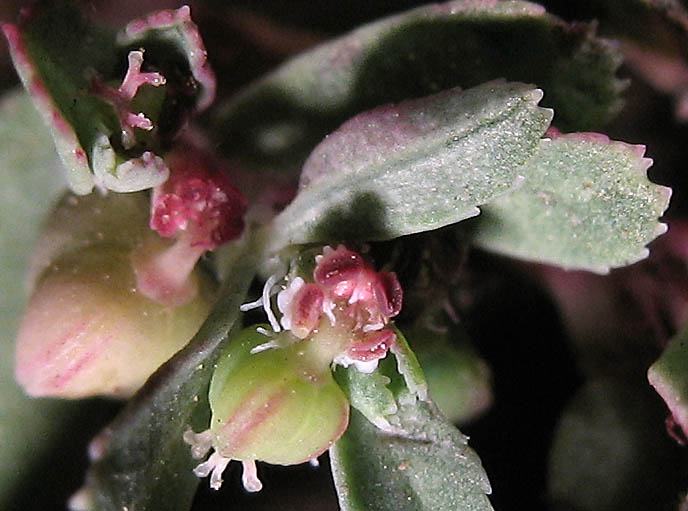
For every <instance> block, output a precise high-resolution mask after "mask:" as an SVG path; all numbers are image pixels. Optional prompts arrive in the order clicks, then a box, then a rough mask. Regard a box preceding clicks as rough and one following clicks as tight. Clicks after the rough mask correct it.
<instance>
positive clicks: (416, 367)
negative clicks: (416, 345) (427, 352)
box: [389, 326, 428, 401]
mask: <svg viewBox="0 0 688 511" xmlns="http://www.w3.org/2000/svg"><path fill="white" fill-rule="evenodd" d="M392 329H393V330H394V333H395V334H396V336H397V338H396V341H395V342H394V344H392V346H391V347H390V348H389V350H390V351H391V352H392V354H393V355H394V358H396V360H397V371H398V372H399V374H401V375H402V376H403V377H404V383H405V384H406V388H407V389H408V390H409V392H410V393H411V394H412V395H413V396H415V397H417V398H418V399H420V400H421V401H427V400H428V384H427V382H426V381H425V375H424V374H423V369H422V368H421V367H420V364H419V363H418V359H417V358H416V354H415V353H413V351H411V347H410V346H409V344H408V341H407V340H406V337H404V334H402V333H401V330H399V329H398V328H397V327H395V326H393V327H392Z"/></svg>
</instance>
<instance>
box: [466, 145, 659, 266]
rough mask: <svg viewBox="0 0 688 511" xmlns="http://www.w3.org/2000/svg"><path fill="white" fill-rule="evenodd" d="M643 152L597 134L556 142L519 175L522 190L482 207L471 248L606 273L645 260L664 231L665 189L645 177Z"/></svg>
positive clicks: (542, 147) (647, 162)
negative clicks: (652, 242) (650, 248)
mask: <svg viewBox="0 0 688 511" xmlns="http://www.w3.org/2000/svg"><path fill="white" fill-rule="evenodd" d="M644 152H645V147H644V146H633V145H629V144H626V143H623V142H615V141H610V140H609V138H608V137H606V136H604V135H599V134H595V133H574V134H568V135H558V136H554V138H552V139H551V140H549V139H544V140H542V142H541V143H540V151H539V152H538V153H537V154H536V156H535V157H534V158H533V159H532V160H530V161H529V162H528V163H527V164H526V165H524V167H523V168H522V169H521V172H522V173H523V175H524V176H526V181H525V184H524V185H523V186H522V187H521V188H520V189H519V190H517V191H516V192H514V193H512V194H510V195H508V196H503V197H500V198H499V199H497V200H495V201H493V202H491V203H490V204H489V205H487V206H485V207H484V208H483V214H482V215H481V216H480V217H479V218H478V219H476V221H475V223H474V224H473V225H472V226H471V232H472V233H473V240H474V241H475V243H476V244H477V245H479V246H480V247H483V248H485V249H488V250H492V251H495V252H498V253H500V254H504V255H508V256H512V257H518V258H522V259H526V260H529V261H536V262H543V263H548V264H554V265H557V266H562V267H564V268H568V269H579V270H588V271H594V272H598V273H606V272H607V271H609V269H610V268H615V267H619V266H624V265H627V264H631V263H633V262H636V261H638V260H640V259H643V258H645V257H646V256H647V254H648V253H649V252H648V249H647V248H646V247H645V246H646V245H647V244H648V243H649V242H650V241H652V240H653V239H654V238H656V237H657V236H659V235H660V234H662V233H664V232H665V231H666V226H665V225H664V224H661V223H659V222H658V218H659V217H660V216H661V215H662V213H663V212H664V211H665V209H666V208H667V205H668V203H669V197H670V195H671V190H670V189H669V188H666V187H664V186H659V185H656V184H653V183H651V182H650V181H649V179H648V178H647V169H648V168H649V167H650V165H651V164H652V160H650V159H649V158H644V157H643V155H644Z"/></svg>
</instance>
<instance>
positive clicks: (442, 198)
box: [272, 82, 552, 249]
mask: <svg viewBox="0 0 688 511" xmlns="http://www.w3.org/2000/svg"><path fill="white" fill-rule="evenodd" d="M541 97H542V92H541V91H539V90H537V89H533V88H531V87H529V86H527V85H523V84H518V83H503V82H493V83H488V84H484V85H481V86H479V87H475V88H473V89H470V90H468V91H465V92H460V91H458V90H456V89H453V90H450V91H445V92H441V93H439V94H435V95H433V96H429V97H427V98H422V99H418V100H411V101H407V102H404V103H400V104H398V105H390V106H385V107H381V108H377V109H375V110H372V111H370V112H366V113H363V114H361V115H359V116H357V117H354V118H353V119H351V120H350V121H348V122H347V123H345V124H344V125H343V126H342V127H341V128H340V129H339V130H337V131H336V132H335V133H333V134H332V135H330V136H328V137H327V138H326V139H325V140H324V141H323V142H322V143H321V144H320V145H319V146H318V147H317V148H316V149H315V150H314V151H313V153H312V155H311V157H310V158H309V159H308V161H307V162H306V165H305V166H304V169H303V174H302V175H303V177H302V185H303V188H302V190H301V191H300V192H299V194H298V195H297V196H296V199H294V201H293V202H292V203H291V204H290V205H289V206H288V207H287V208H286V209H285V210H284V211H283V212H282V213H281V214H280V215H279V216H278V217H276V218H275V222H274V224H275V225H274V233H275V234H274V239H273V240H272V247H273V248H276V249H279V248H282V247H283V246H285V245H289V244H293V243H310V242H328V241H332V240H342V239H349V240H368V241H369V240H383V239H391V238H395V237H398V236H403V235H405V234H411V233H414V232H422V231H427V230H431V229H437V228H439V227H442V226H445V225H448V224H452V223H454V222H458V221H460V220H463V219H465V218H469V217H471V216H475V215H476V214H478V212H479V210H478V208H477V206H479V205H481V204H485V203H487V202H489V201H490V200H492V199H493V198H494V197H496V196H498V195H501V194H503V193H506V192H508V191H511V190H512V189H513V188H514V187H515V186H517V185H519V184H520V180H521V179H522V178H521V170H520V169H519V167H520V166H521V165H522V164H523V163H525V162H526V161H527V160H528V159H529V158H530V157H531V156H532V155H533V153H534V152H535V150H536V148H537V145H538V140H539V138H540V136H541V135H542V133H543V132H544V130H545V129H546V128H547V126H548V124H549V121H550V119H551V116H552V112H551V111H550V110H547V109H544V108H540V107H538V106H537V102H538V101H539V100H540V98H541Z"/></svg>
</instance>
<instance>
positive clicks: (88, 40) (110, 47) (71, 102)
mask: <svg viewBox="0 0 688 511" xmlns="http://www.w3.org/2000/svg"><path fill="white" fill-rule="evenodd" d="M2 28H3V31H4V32H5V36H6V37H7V40H8V42H9V47H10V53H11V55H12V61H13V62H14V66H15V68H16V69H17V73H18V74H19V77H20V78H21V80H22V82H23V84H24V87H25V88H26V89H27V91H29V93H30V94H31V96H32V98H33V100H34V102H35V104H36V107H37V108H38V110H39V112H40V113H41V116H42V117H43V121H44V122H45V124H46V126H48V127H49V128H50V130H51V133H52V136H53V139H54V141H55V146H56V147H57V151H58V154H59V156H60V159H61V160H62V163H63V165H64V166H65V168H66V170H67V181H68V183H69V186H70V187H71V188H72V189H73V190H74V192H75V193H79V194H85V193H89V192H90V191H91V189H92V188H93V184H94V183H93V176H92V174H91V172H90V167H89V162H88V158H89V157H90V156H89V154H88V153H89V152H90V151H89V149H90V147H91V146H92V145H93V144H94V142H95V140H96V138H97V137H98V135H100V134H101V133H102V130H103V127H105V126H109V128H110V131H113V130H115V126H114V125H113V122H114V119H113V117H112V115H111V114H110V112H108V107H107V106H106V105H105V104H104V103H103V102H102V101H101V100H100V99H99V98H97V97H96V96H94V95H92V94H87V93H86V91H88V89H89V87H90V83H89V79H88V78H87V76H88V73H87V70H88V71H89V72H90V74H91V75H93V73H97V74H99V75H101V76H108V77H110V76H113V75H114V74H115V69H116V66H117V59H116V54H115V52H114V34H112V33H111V32H109V31H107V30H103V29H99V28H95V27H93V26H92V25H89V24H88V23H87V22H86V20H85V19H84V18H83V17H82V16H81V13H80V12H79V10H78V8H76V7H75V6H73V5H71V4H68V3H66V2H62V3H60V4H59V6H54V5H48V3H47V2H43V3H40V4H38V5H36V6H34V8H33V9H32V11H31V12H30V15H29V16H28V17H27V18H26V19H25V20H23V21H22V23H21V24H20V26H14V25H10V24H3V25H2Z"/></svg>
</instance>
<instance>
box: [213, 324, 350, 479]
mask: <svg viewBox="0 0 688 511" xmlns="http://www.w3.org/2000/svg"><path fill="white" fill-rule="evenodd" d="M267 341H268V339H267V338H266V337H264V336H262V335H261V334H258V333H256V332H255V330H253V329H249V330H246V331H244V332H243V333H242V334H241V335H240V336H239V338H238V339H235V345H234V346H233V349H232V348H230V349H229V351H228V353H227V354H226V355H225V356H224V357H223V358H222V360H221V361H220V362H219V364H218V368H217V370H216V372H215V375H214V376H213V381H212V383H211V389H210V405H211V408H212V411H213V418H212V422H211V426H210V428H211V431H212V432H213V437H214V438H213V443H214V447H215V449H216V450H217V451H218V452H219V453H220V454H221V455H222V456H225V457H227V458H232V459H237V460H241V461H249V460H259V461H266V462H268V463H273V464H279V465H293V464H297V463H302V462H304V461H307V460H309V459H311V458H313V457H316V456H318V455H320V454H322V452H324V451H325V450H327V449H328V448H329V447H330V446H331V445H332V443H334V442H335V441H336V440H337V439H338V438H339V437H340V436H341V434H342V433H343V432H344V430H345V429H346V426H347V424H348V417H349V405H348V402H347V400H346V398H345V396H344V393H343V392H342V391H341V389H340V388H339V387H338V386H337V384H336V383H335V382H334V380H333V379H332V375H331V373H330V371H329V370H326V371H324V372H314V371H312V370H311V369H310V367H309V364H308V360H306V359H304V355H303V352H304V350H303V348H302V346H301V344H302V343H304V342H309V341H300V342H298V343H296V344H292V345H290V346H287V347H283V348H277V349H271V350H268V351H263V352H260V353H256V354H250V349H251V348H252V347H254V346H256V345H258V344H261V343H263V342H267Z"/></svg>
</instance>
